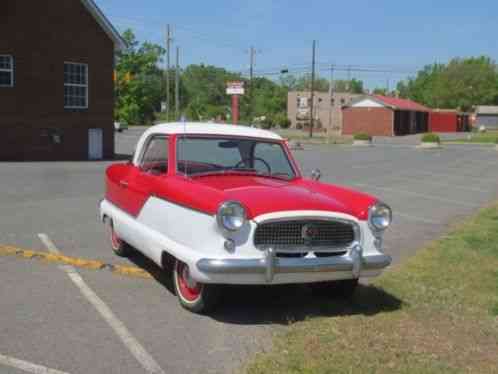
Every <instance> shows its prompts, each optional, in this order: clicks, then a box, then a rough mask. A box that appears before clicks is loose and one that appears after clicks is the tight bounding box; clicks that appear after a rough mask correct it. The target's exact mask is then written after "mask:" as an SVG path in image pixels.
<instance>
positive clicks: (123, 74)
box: [115, 30, 165, 125]
mask: <svg viewBox="0 0 498 374" xmlns="http://www.w3.org/2000/svg"><path fill="white" fill-rule="evenodd" d="M122 36H123V39H124V40H125V42H126V45H127V47H126V49H125V50H124V51H121V52H119V53H118V54H117V65H116V82H115V87H116V95H115V97H116V106H115V108H116V109H115V117H116V119H117V120H118V121H124V122H126V123H129V124H136V125H144V124H150V123H152V121H153V119H154V112H155V111H157V110H158V108H160V105H161V104H160V103H161V99H162V96H163V95H162V92H161V91H162V83H163V72H162V71H161V69H160V68H159V67H158V64H159V62H160V61H161V57H162V56H163V55H164V53H165V50H164V49H163V48H161V47H160V46H158V45H155V44H151V43H147V42H145V43H143V44H140V43H139V42H138V41H137V40H136V38H135V35H134V34H133V32H132V31H131V30H126V31H125V32H124V33H123V35H122Z"/></svg>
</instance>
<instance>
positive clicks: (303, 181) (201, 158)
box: [100, 123, 392, 312]
mask: <svg viewBox="0 0 498 374" xmlns="http://www.w3.org/2000/svg"><path fill="white" fill-rule="evenodd" d="M319 177H320V176H319V172H318V171H314V173H313V175H312V178H309V179H308V178H304V177H303V176H302V175H301V171H300V170H299V167H298V165H297V163H296V161H295V160H294V158H293V157H292V154H291V152H290V151H289V149H288V147H287V144H286V142H285V141H284V140H283V139H282V138H281V137H280V136H279V135H277V134H274V133H272V132H269V131H264V130H260V129H255V128H250V127H243V126H230V125H217V124H209V123H205V124H201V123H195V124H194V123H187V124H180V123H177V124H162V125H157V126H154V127H151V128H150V129H148V130H147V131H146V132H145V133H144V134H143V135H142V137H141V138H140V140H139V142H138V145H137V149H136V151H135V154H134V156H133V159H132V160H131V161H130V162H128V163H126V164H124V163H122V164H114V165H112V166H110V167H109V168H108V169H107V171H106V195H105V199H104V200H102V202H101V204H100V215H101V219H102V220H103V221H104V222H106V223H107V224H108V225H109V228H110V235H111V243H112V248H113V250H114V251H115V252H116V254H118V255H126V254H128V253H129V251H130V250H131V248H134V249H137V250H138V251H140V252H141V253H143V254H144V255H145V256H147V257H149V258H150V259H152V260H153V261H154V262H155V263H157V264H158V265H159V266H161V267H165V268H166V265H167V264H168V263H170V262H171V261H169V260H170V259H173V260H174V261H173V262H174V269H173V275H172V276H173V284H174V287H175V291H176V293H177V295H178V299H179V301H180V303H181V305H182V306H184V307H185V308H187V309H189V310H191V311H194V312H201V311H207V310H208V309H209V308H211V307H213V306H214V305H215V303H216V300H217V297H218V296H219V291H220V285H223V284H267V285H272V284H286V283H310V284H311V286H312V287H314V288H315V289H317V290H321V291H324V290H326V291H328V292H337V291H341V292H342V293H345V294H349V293H352V292H353V291H354V289H355V287H356V285H357V284H358V279H359V278H360V277H372V276H376V275H379V274H380V273H381V271H382V270H383V269H384V268H385V267H387V266H388V265H389V264H390V263H391V257H390V256H388V255H386V254H384V253H383V250H382V236H383V233H384V231H385V229H386V228H387V227H388V226H389V225H390V223H391V219H392V216H391V209H390V208H389V207H388V206H387V205H385V204H383V203H382V202H380V201H378V200H377V199H376V198H375V197H372V196H369V195H367V194H364V193H360V192H356V191H353V190H350V189H347V188H344V187H339V186H335V185H331V184H326V183H322V182H320V181H319V180H318V179H319ZM333 290H334V291H333Z"/></svg>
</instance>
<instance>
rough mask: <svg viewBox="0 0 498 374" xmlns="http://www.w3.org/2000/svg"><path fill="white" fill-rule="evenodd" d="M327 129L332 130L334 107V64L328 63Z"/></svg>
mask: <svg viewBox="0 0 498 374" xmlns="http://www.w3.org/2000/svg"><path fill="white" fill-rule="evenodd" d="M329 96H330V98H329V103H328V105H329V129H330V130H332V111H333V109H334V108H333V107H334V104H335V103H334V65H330V83H329Z"/></svg>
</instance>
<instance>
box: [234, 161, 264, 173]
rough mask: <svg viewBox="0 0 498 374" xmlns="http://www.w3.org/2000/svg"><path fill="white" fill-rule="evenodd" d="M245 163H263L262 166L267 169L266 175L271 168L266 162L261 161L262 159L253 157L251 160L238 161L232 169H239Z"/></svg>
mask: <svg viewBox="0 0 498 374" xmlns="http://www.w3.org/2000/svg"><path fill="white" fill-rule="evenodd" d="M246 161H253V162H254V161H261V162H262V163H263V165H265V167H266V168H267V169H268V174H271V166H270V165H269V164H268V162H266V161H265V160H263V159H262V158H259V157H253V158H243V159H242V160H240V161H239V162H237V163H236V164H235V165H234V166H233V167H232V169H240V166H242V164H244V165H245V163H246Z"/></svg>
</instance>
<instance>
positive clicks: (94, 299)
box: [38, 234, 164, 374]
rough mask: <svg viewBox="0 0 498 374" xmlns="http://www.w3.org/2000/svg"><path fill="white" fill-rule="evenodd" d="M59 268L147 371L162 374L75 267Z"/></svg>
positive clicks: (45, 241)
mask: <svg viewBox="0 0 498 374" xmlns="http://www.w3.org/2000/svg"><path fill="white" fill-rule="evenodd" d="M38 237H39V238H40V240H41V241H42V242H43V244H44V245H45V247H47V249H48V250H49V251H50V252H52V253H56V254H59V253H60V252H59V250H58V249H57V247H56V246H55V244H54V243H53V242H52V241H51V240H50V238H49V237H48V235H46V234H38ZM59 268H60V269H61V270H63V271H65V272H66V274H67V275H68V276H69V278H70V279H71V280H72V281H73V283H74V284H75V285H76V286H77V287H78V288H79V289H80V291H81V293H82V294H83V296H85V298H86V299H87V300H88V301H89V302H90V304H92V305H93V306H94V308H95V309H97V311H98V312H99V313H100V315H101V316H102V318H104V320H105V321H106V322H107V324H108V325H109V326H110V327H111V328H112V329H113V330H114V332H115V333H116V335H117V336H118V337H119V338H120V339H121V341H122V342H123V343H124V345H125V346H126V348H128V350H129V351H130V352H131V354H132V355H133V356H134V357H135V358H136V359H137V361H138V362H140V364H141V365H142V367H143V368H144V369H145V370H146V371H147V373H154V374H156V373H158V374H164V371H163V369H161V367H160V366H159V364H158V363H157V362H156V361H155V360H154V358H153V357H152V356H151V355H150V354H149V353H147V351H146V350H145V348H144V347H143V346H142V345H141V344H140V343H139V342H138V340H137V339H135V337H134V336H133V335H132V334H131V333H130V331H128V329H127V328H126V326H125V325H124V324H123V322H121V321H120V320H119V319H118V318H117V317H116V316H115V315H114V313H113V312H112V310H111V309H110V308H109V307H108V306H107V305H106V304H105V303H104V302H103V301H102V299H100V298H99V297H98V296H97V294H96V293H95V292H94V291H93V290H92V289H91V288H90V287H89V286H88V285H87V284H86V283H85V281H84V280H83V278H81V276H80V275H79V274H78V272H77V271H76V269H75V268H74V267H72V266H68V265H60V266H59Z"/></svg>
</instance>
